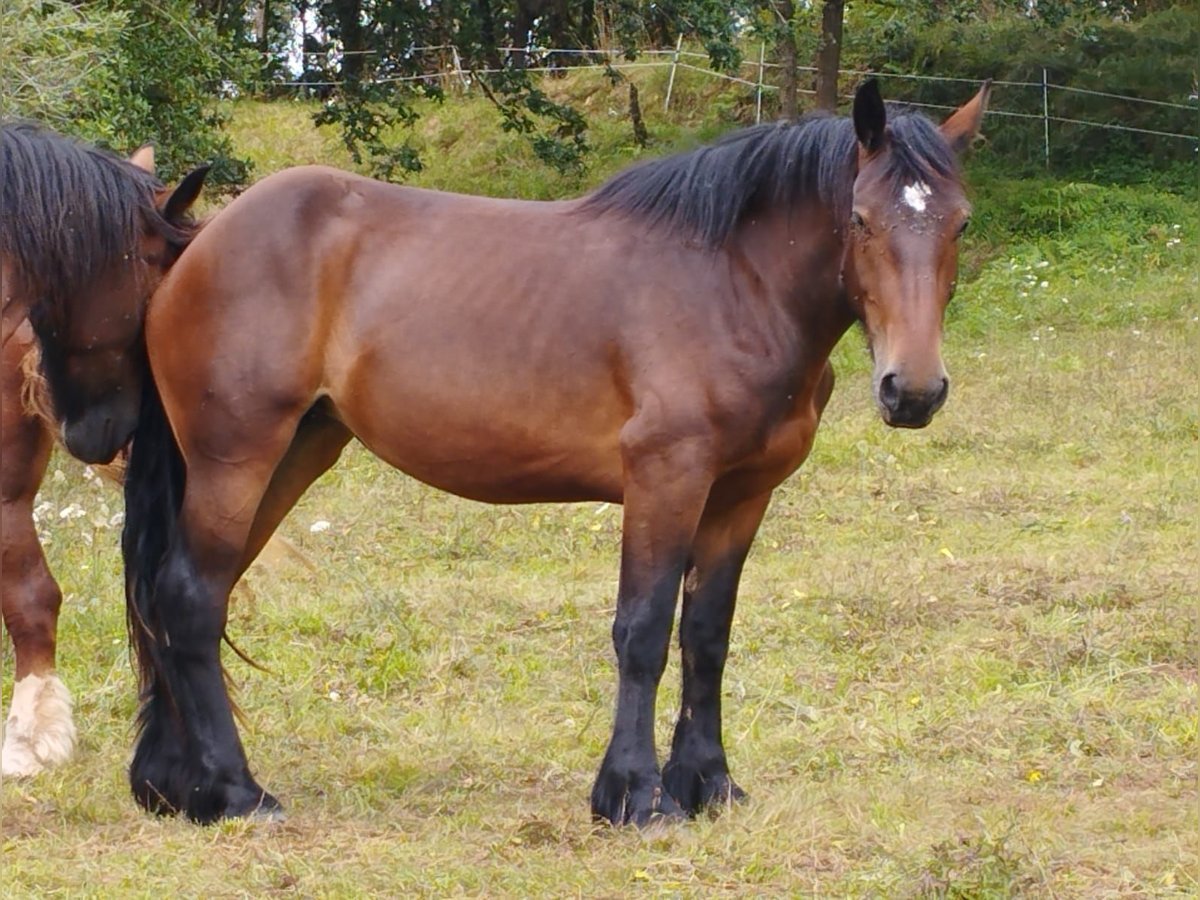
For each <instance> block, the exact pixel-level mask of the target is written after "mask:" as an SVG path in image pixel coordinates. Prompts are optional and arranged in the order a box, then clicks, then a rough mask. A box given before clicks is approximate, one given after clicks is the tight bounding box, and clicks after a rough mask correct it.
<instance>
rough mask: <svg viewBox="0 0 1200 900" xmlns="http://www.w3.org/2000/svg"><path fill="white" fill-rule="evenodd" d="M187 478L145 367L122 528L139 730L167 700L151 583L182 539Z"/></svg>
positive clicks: (163, 635)
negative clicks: (152, 707)
mask: <svg viewBox="0 0 1200 900" xmlns="http://www.w3.org/2000/svg"><path fill="white" fill-rule="evenodd" d="M185 483H186V469H185V466H184V461H183V454H182V453H181V452H180V450H179V445H178V444H177V443H176V441H175V434H174V432H172V430H171V423H170V422H168V421H167V414H166V411H165V410H164V409H163V404H162V398H161V397H160V396H159V394H158V388H157V386H156V385H155V384H154V379H153V377H152V376H151V374H150V372H149V367H147V371H146V374H145V381H144V387H143V388H142V405H141V414H140V417H139V419H138V427H137V432H136V433H135V434H134V440H133V448H132V451H131V452H130V454H129V465H128V468H127V469H126V471H125V527H124V529H123V531H122V533H121V554H122V556H123V557H124V561H125V616H126V624H127V627H128V629H129V643H130V649H131V651H132V656H133V660H134V665H135V666H136V667H137V672H138V682H139V687H140V689H141V700H142V707H141V712H140V714H139V716H138V730H139V733H140V732H142V731H144V730H145V728H146V726H147V724H148V718H149V716H150V715H151V712H150V704H151V703H155V702H163V701H164V700H166V701H168V702H171V692H170V683H171V679H170V678H169V677H167V673H166V670H165V668H164V664H163V654H162V651H163V648H164V646H166V645H167V637H166V630H165V628H164V625H163V622H162V621H161V618H160V615H159V610H158V607H157V592H156V590H155V583H156V582H157V580H158V576H159V572H160V571H161V569H162V566H163V561H164V559H165V557H166V554H167V551H168V550H170V549H171V547H172V545H173V544H174V542H175V541H177V540H179V539H180V528H179V512H180V509H181V508H182V505H183V492H184V486H185ZM172 712H176V711H174V710H173V711H172Z"/></svg>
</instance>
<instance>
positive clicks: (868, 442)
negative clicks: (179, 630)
mask: <svg viewBox="0 0 1200 900" xmlns="http://www.w3.org/2000/svg"><path fill="white" fill-rule="evenodd" d="M650 96H653V94H651V95H650ZM597 102H600V101H599V100H598V101H597ZM643 102H644V104H645V105H646V106H647V108H649V103H648V102H647V101H646V100H643ZM438 114H439V115H441V116H442V117H443V120H442V122H441V123H433V124H431V123H430V122H429V121H426V122H425V124H424V125H422V126H419V127H421V128H424V129H425V131H424V132H422V140H424V141H426V142H427V143H428V145H429V146H431V147H433V146H440V145H439V144H438V140H439V135H442V132H441V130H440V129H442V128H449V129H451V130H453V129H459V133H460V134H462V133H466V134H469V135H474V136H475V137H473V139H472V140H470V141H465V142H462V144H463V146H462V149H461V154H462V155H457V156H456V155H455V153H452V152H450V150H449V148H451V147H453V146H455V145H456V144H457V143H458V142H457V140H456V141H450V140H449V137H447V136H445V135H442V137H441V138H440V140H441V141H442V143H444V144H446V147H447V152H446V153H445V154H444V156H443V157H441V158H440V161H439V162H431V165H430V168H429V170H428V171H427V172H426V173H424V175H423V176H422V181H423V183H427V184H435V185H436V184H441V185H445V186H450V187H459V188H461V187H465V186H468V184H467V182H465V181H463V180H462V179H464V178H465V177H466V176H465V175H464V174H463V173H464V171H469V170H470V167H471V166H472V165H478V166H479V167H480V168H481V169H482V171H481V172H479V173H476V176H475V177H477V178H479V179H481V180H483V181H487V183H488V185H489V186H495V182H492V181H490V180H488V179H489V178H490V176H491V174H492V173H495V172H501V171H502V172H503V173H505V174H503V175H497V176H496V177H497V178H500V179H501V186H500V187H499V188H497V189H496V190H494V191H492V192H495V193H507V192H516V193H526V194H527V195H553V194H554V193H556V192H558V193H561V192H564V191H568V190H570V189H571V188H572V185H571V184H568V183H565V182H557V181H554V180H553V179H550V181H551V183H549V184H547V183H546V178H545V176H544V175H542V176H540V179H541V180H538V178H539V175H538V174H537V170H535V169H533V168H527V163H526V162H523V161H522V157H521V155H520V150H519V148H517V147H515V146H512V147H509V148H508V150H507V151H505V152H509V153H511V154H512V157H513V160H514V161H513V162H512V164H511V165H507V164H504V162H503V160H504V158H505V157H504V156H503V154H502V153H501V151H500V150H497V149H496V146H495V145H492V144H490V143H488V141H485V140H483V139H481V138H478V136H477V133H476V132H475V131H474V130H473V129H474V128H475V125H474V124H472V120H471V119H470V118H464V119H460V120H454V121H447V117H448V116H449V112H448V110H447V111H443V112H441V113H438ZM474 115H478V116H479V118H480V121H482V119H483V114H482V113H481V112H479V111H478V110H473V111H470V112H468V113H464V116H474ZM273 117H274V118H273ZM464 122H465V123H467V124H464ZM694 125H695V123H690V122H688V121H686V119H684V120H681V121H679V122H675V123H672V124H671V125H670V126H669V128H668V126H666V125H663V126H660V131H659V133H660V134H665V136H664V141H666V142H670V141H675V140H682V139H685V136H686V135H687V134H690V133H691V131H690V129H691V128H692V127H693V126H694ZM479 127H480V128H482V127H483V126H482V125H480V126H479ZM237 129H238V130H237V132H236V133H237V135H238V138H239V141H240V142H241V146H244V147H247V148H248V150H247V152H251V153H253V154H254V155H255V156H256V158H257V159H258V160H259V170H260V172H265V171H268V170H270V169H272V168H275V167H278V166H279V165H282V164H284V163H287V162H290V161H293V160H294V159H305V158H310V159H332V160H333V161H338V159H339V157H338V150H337V147H336V144H335V143H334V142H333V141H332V138H329V137H328V136H326V137H325V138H322V137H320V136H317V135H314V134H313V133H311V132H310V131H309V130H308V129H307V128H306V126H305V125H304V122H303V119H302V118H300V117H298V116H297V115H296V113H295V110H294V109H288V108H282V107H280V106H273V107H259V106H255V107H250V106H243V107H242V108H240V109H239V110H238V119H237ZM599 133H600V141H602V142H603V141H608V143H606V144H604V145H603V146H602V147H601V150H600V151H599V152H600V157H599V158H600V159H601V160H602V162H601V163H599V164H598V169H603V168H604V167H605V166H609V165H610V164H615V160H617V159H618V158H619V157H620V152H619V128H618V126H617V125H611V126H609V129H608V130H604V129H599ZM289 138H294V140H291V139H289ZM511 140H513V141H515V140H516V139H515V138H512V139H511ZM281 146H287V147H288V148H289V151H288V152H289V153H290V154H291V155H290V156H284V155H281V151H280V150H279V148H280V147H281ZM489 154H490V158H491V159H492V161H493V163H492V164H488V163H487V162H486V160H483V158H484V157H486V156H488V155H489ZM489 165H490V168H489ZM528 165H529V166H532V164H528ZM978 174H979V179H978V180H979V188H978V191H977V197H976V206H977V207H978V208H979V216H978V219H979V221H978V223H977V224H978V225H979V229H978V232H977V233H975V234H974V235H973V237H972V238H971V242H970V243H969V244H968V247H967V257H968V259H967V271H968V274H969V278H968V279H967V280H966V283H965V284H964V285H963V286H962V288H961V289H960V292H959V296H958V297H957V298H956V299H955V301H954V306H953V307H952V312H951V316H950V319H949V325H948V334H947V344H946V348H945V357H946V361H947V365H948V366H949V368H950V371H951V375H952V378H953V379H954V389H953V390H952V394H951V399H950V401H949V403H948V405H947V407H946V409H945V410H944V411H943V412H942V413H941V414H940V416H939V417H938V419H937V420H935V422H934V424H933V425H932V426H931V427H930V428H928V429H927V430H925V431H922V432H895V431H889V430H887V429H886V428H885V427H884V426H883V425H882V424H881V423H880V422H879V421H878V416H877V415H876V414H875V413H874V411H873V409H872V404H871V401H870V397H869V385H868V364H867V360H866V356H865V353H864V351H863V348H862V341H861V339H860V338H859V337H858V336H857V335H855V334H852V335H850V336H848V337H847V339H846V340H845V341H843V343H842V345H841V346H840V347H839V348H838V351H837V353H836V356H835V365H836V367H837V369H838V371H839V375H840V378H839V384H838V388H837V390H836V392H835V394H834V398H833V400H832V401H831V403H830V406H829V409H828V411H827V414H826V419H825V422H824V424H823V426H822V429H821V431H820V433H819V435H818V438H817V443H816V447H815V449H814V452H813V454H812V457H811V458H810V459H809V461H808V463H806V465H805V467H804V468H803V469H802V470H801V472H800V473H798V474H797V475H796V476H794V477H793V478H792V479H791V480H790V481H789V482H788V483H787V484H786V485H784V487H783V488H781V489H780V490H779V492H778V493H777V495H776V499H775V501H774V504H773V507H772V510H771V512H770V513H769V514H768V518H767V522H766V525H765V526H764V528H763V531H762V533H761V535H760V538H759V541H758V543H757V545H756V549H755V551H754V553H753V554H752V556H751V559H750V563H749V565H748V568H747V573H746V577H745V579H744V582H743V590H742V598H743V599H742V603H741V606H740V609H739V612H738V617H737V621H736V622H735V629H734V637H733V644H732V651H731V656H730V662H729V669H728V675H727V681H726V695H727V701H726V731H725V733H726V744H727V747H728V750H729V755H730V762H731V766H732V768H733V772H734V774H735V776H736V777H737V778H738V780H739V781H740V782H741V783H742V785H743V786H744V787H746V788H747V789H748V791H749V792H750V794H751V798H752V799H751V801H750V802H749V803H747V804H745V805H744V806H740V807H738V808H735V809H732V810H729V811H726V812H725V813H724V814H722V815H721V816H720V817H718V818H716V819H713V820H708V819H705V820H701V821H696V822H694V823H691V824H689V825H687V826H683V827H677V828H672V829H670V830H667V831H665V832H661V833H653V834H649V833H638V832H636V831H634V830H632V829H624V830H613V829H608V828H595V827H594V826H593V825H592V824H591V822H590V821H589V816H588V805H587V798H588V791H589V787H590V783H591V779H592V777H593V775H594V773H595V770H596V767H597V766H598V764H599V760H600V756H601V754H602V753H603V749H604V745H605V742H606V740H607V737H608V730H609V726H610V721H611V711H612V708H613V702H614V689H615V681H616V676H615V670H614V664H613V657H612V651H611V647H610V643H609V624H610V616H611V611H612V607H613V597H614V593H615V587H616V574H617V555H618V547H619V510H618V509H616V508H612V507H606V506H600V505H582V506H569V507H528V508H500V507H486V506H481V505H475V504H471V503H468V502H466V501H460V500H457V499H454V498H451V497H447V496H446V495H443V494H439V493H436V492H434V491H432V490H429V489H426V488H424V487H422V486H421V485H419V484H416V483H414V482H413V481H411V480H409V479H406V478H405V477H403V476H400V475H398V474H396V473H394V472H391V471H390V470H387V469H385V467H384V466H382V465H381V464H380V463H378V462H376V461H375V460H373V459H372V458H371V457H370V456H368V455H367V454H366V453H365V452H363V451H362V450H360V449H355V448H352V449H351V450H349V451H348V452H347V454H346V456H345V457H344V458H343V462H342V463H341V465H340V466H339V467H337V468H336V469H335V470H334V471H333V472H331V473H330V474H329V475H327V476H326V477H325V478H324V479H322V481H321V482H320V483H319V484H318V485H317V486H316V487H314V489H313V490H311V491H310V492H309V493H308V495H307V496H306V497H305V498H304V499H303V501H302V502H301V504H300V505H299V507H298V508H297V509H296V510H295V511H294V513H293V514H292V516H291V517H290V518H289V519H288V520H287V522H286V523H285V525H284V526H283V528H282V529H281V532H282V535H283V537H284V540H281V541H278V542H276V543H275V544H274V545H272V547H271V548H270V550H269V552H268V554H266V556H265V558H264V559H263V560H261V561H260V562H259V563H258V564H256V566H255V567H254V568H253V569H252V570H251V572H250V573H249V575H248V577H247V578H246V580H245V582H244V583H243V585H241V586H240V587H239V588H238V590H237V593H236V599H235V606H234V612H233V622H232V629H231V630H232V633H233V635H234V637H235V640H236V641H237V642H238V644H239V645H240V646H241V647H242V648H243V649H244V650H245V651H246V652H247V653H249V654H250V655H251V656H252V657H253V658H254V659H256V660H257V661H259V662H260V663H262V664H263V665H265V666H266V667H268V668H269V669H270V671H269V672H268V673H261V672H256V671H254V670H252V669H250V668H249V667H247V666H246V665H244V664H243V663H241V662H240V661H238V660H236V659H233V660H232V662H231V663H230V665H231V669H232V672H233V675H234V677H235V679H236V680H237V682H238V684H239V688H238V695H237V696H238V699H239V701H240V703H241V705H242V707H243V708H244V710H245V714H246V722H245V728H244V738H245V742H246V745H247V750H248V752H249V755H250V758H251V762H252V765H253V767H254V769H255V771H256V773H257V775H258V776H259V778H260V780H261V781H262V782H263V784H264V785H265V786H267V787H268V788H269V789H271V790H272V791H274V792H275V793H276V794H277V795H278V796H279V797H280V798H281V799H282V800H283V802H284V803H285V805H286V806H287V807H288V811H289V816H290V817H289V819H288V821H287V822H286V824H283V825H280V826H262V825H248V824H245V823H237V822H234V823H226V824H222V825H219V826H217V827H212V828H205V829H201V828H196V827H193V826H190V825H188V824H185V823H183V822H179V821H174V820H156V819H151V818H149V817H147V816H145V815H143V814H142V813H140V812H139V811H138V810H137V809H136V808H135V806H134V804H133V802H132V800H131V799H130V798H129V795H128V789H127V787H126V785H125V766H126V763H127V759H128V755H129V748H130V742H131V737H132V728H131V722H132V719H133V713H134V693H135V691H134V682H133V677H132V675H131V672H130V668H129V665H128V660H127V654H126V648H125V639H124V632H123V607H122V604H121V602H120V596H121V589H120V583H121V573H120V560H119V557H118V555H117V552H116V544H117V530H116V527H115V526H114V525H113V521H114V520H113V517H114V516H115V515H116V513H117V512H118V510H119V508H120V499H119V496H118V495H117V494H116V493H115V492H114V491H113V490H112V489H111V488H107V487H105V486H103V485H101V484H99V482H98V481H96V480H94V479H90V478H88V477H86V475H85V474H81V473H82V469H81V467H80V466H78V465H76V464H74V463H71V462H68V461H66V460H64V459H61V458H59V459H56V460H55V462H54V463H53V464H52V475H51V477H50V478H49V479H48V480H47V483H46V485H45V488H44V490H43V495H42V500H43V503H42V506H41V528H42V530H43V531H44V533H45V534H46V537H47V539H48V547H47V551H48V553H49V556H50V560H51V566H52V568H53V569H54V571H55V572H56V573H57V574H58V575H59V577H60V579H61V581H62V584H63V586H64V591H65V592H66V593H67V602H66V605H65V608H64V613H63V619H62V636H61V643H60V656H61V667H60V668H61V671H62V674H63V676H64V679H65V680H66V682H67V683H68V685H69V686H70V687H71V688H72V689H73V690H74V691H75V694H76V699H77V718H78V722H79V726H80V732H81V746H80V748H79V752H78V755H77V758H76V759H75V760H74V761H73V762H71V763H70V764H68V765H67V766H65V767H64V768H62V769H60V770H58V771H56V772H53V773H51V774H49V775H46V776H43V777H41V778H39V779H37V780H36V781H33V782H26V783H17V782H12V781H6V782H5V783H4V785H3V788H2V789H0V790H2V791H3V793H2V805H0V860H2V864H0V895H3V896H5V897H9V896H13V897H24V896H70V897H87V896H105V897H107V896H122V897H123V896H153V897H176V896H178V897H225V896H230V897H236V896H254V897H258V896H269V895H288V894H294V895H296V896H304V897H358V896H411V895H431V896H446V895H475V896H513V897H524V896H537V895H544V896H589V897H591V896H599V897H607V896H618V895H626V894H634V895H649V896H746V897H751V896H755V897H757V896H796V895H801V896H807V895H819V896H829V897H840V896H880V897H908V896H936V897H1008V896H1047V897H1049V896H1053V897H1087V898H1092V897H1127V896H1152V897H1170V896H1179V897H1183V896H1194V895H1195V894H1196V893H1197V891H1198V890H1200V860H1198V856H1197V833H1198V831H1200V813H1198V808H1197V791H1196V788H1197V766H1196V763H1197V699H1198V686H1197V641H1198V631H1197V595H1198V593H1200V590H1198V588H1200V585H1198V580H1197V571H1198V562H1200V560H1198V559H1197V544H1198V535H1197V515H1198V512H1200V510H1198V508H1197V498H1198V494H1200V492H1198V487H1200V479H1198V477H1197V474H1198V472H1200V448H1198V443H1197V435H1198V421H1200V393H1198V387H1197V379H1196V371H1197V362H1198V357H1200V354H1198V347H1200V303H1198V301H1197V288H1198V284H1197V274H1196V273H1197V270H1198V263H1200V260H1198V254H1197V252H1196V251H1197V242H1198V238H1200V227H1198V222H1197V213H1196V206H1195V204H1194V203H1191V202H1185V201H1183V200H1180V199H1179V198H1176V197H1172V196H1169V195H1165V194H1159V193H1155V192H1154V191H1152V190H1146V191H1133V190H1132V189H1099V188H1097V189H1091V188H1087V187H1078V186H1075V187H1072V186H1066V185H1055V184H1052V183H1045V184H1041V185H1020V184H1017V183H1014V182H1009V181H1006V180H1004V179H1003V178H1000V177H999V176H995V175H993V174H990V173H989V172H986V171H981V172H979V173H978ZM593 177H598V176H597V173H593ZM439 179H440V180H439ZM456 179H458V180H456ZM504 179H507V180H504ZM522 179H529V180H530V184H528V185H526V184H525V183H524V182H523V181H522ZM535 181H536V184H533V182H535ZM989 201H991V202H990V205H989ZM989 209H990V210H991V212H990V213H989ZM1039 216H1041V217H1043V218H1044V217H1049V218H1050V219H1051V220H1053V221H1052V223H1051V225H1050V226H1046V227H1043V226H1042V225H1038V224H1037V223H1038V221H1040V220H1039V218H1038V217H1039ZM1031 223H1032V224H1031ZM1054 223H1057V224H1056V225H1055V224H1054ZM4 652H5V654H8V659H7V660H6V663H5V669H6V670H8V671H11V669H10V668H8V662H9V661H10V660H11V651H10V650H9V649H8V648H7V647H6V648H5V650H4ZM677 680H678V660H677V659H676V658H673V659H672V661H671V664H670V666H669V668H668V673H667V676H666V678H665V679H664V690H663V692H662V695H661V699H660V704H659V740H660V747H661V746H663V744H664V743H665V742H666V741H667V740H668V738H669V734H670V728H671V726H672V724H673V718H674V715H675V709H676V705H677V696H678V693H677Z"/></svg>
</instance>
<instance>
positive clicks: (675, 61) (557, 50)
mask: <svg viewBox="0 0 1200 900" xmlns="http://www.w3.org/2000/svg"><path fill="white" fill-rule="evenodd" d="M496 49H497V51H498V52H501V53H506V54H518V53H519V54H525V55H527V56H532V57H541V56H549V55H551V54H558V55H560V56H582V57H600V58H604V59H606V60H607V62H604V63H586V64H584V65H556V64H547V65H535V66H527V67H525V68H524V71H526V72H543V73H554V72H570V71H595V70H605V71H607V70H610V69H615V70H618V71H619V70H623V69H657V68H668V67H669V68H671V69H672V70H674V69H686V70H688V71H691V72H699V73H701V74H702V75H706V76H709V77H712V78H717V79H720V80H722V81H727V82H731V83H733V84H739V85H742V86H744V87H749V88H753V89H755V90H756V91H757V92H759V95H760V96H761V92H764V91H774V92H778V91H779V90H780V88H779V86H778V85H774V84H766V83H764V82H763V81H762V80H761V73H762V72H763V71H764V70H765V69H781V68H784V66H783V65H782V64H780V63H774V62H766V61H765V60H762V59H760V60H758V61H755V60H750V59H743V60H742V61H741V64H740V65H739V66H738V71H741V70H742V69H745V68H746V67H747V66H749V67H750V68H751V69H755V70H757V71H758V72H759V73H760V77H759V79H758V80H751V79H748V78H743V77H741V75H739V74H733V73H730V72H722V71H718V70H716V69H712V68H709V67H707V66H701V65H695V64H693V63H691V62H685V61H684V60H685V59H699V60H707V59H708V55H707V54H705V53H699V52H696V51H693V50H681V49H675V48H666V49H662V48H656V49H650V50H638V51H637V54H638V55H639V56H650V57H659V58H658V59H656V60H654V61H651V62H636V61H631V60H627V59H624V58H623V57H624V54H625V51H624V50H595V49H587V48H579V47H497V48H496ZM445 50H450V51H453V52H455V53H456V54H457V53H458V50H457V48H456V47H455V46H454V45H453V44H437V45H430V46H415V47H409V48H407V49H406V50H405V52H404V54H403V55H404V56H405V57H411V56H413V55H415V54H420V53H432V52H437V51H445ZM376 53H377V51H375V50H347V51H338V53H337V55H339V56H350V55H355V54H358V55H373V54H376ZM297 55H298V56H300V57H308V56H326V55H328V52H327V51H308V52H304V53H300V54H297ZM506 71H510V70H509V69H506V68H494V67H493V68H485V69H462V70H461V71H460V70H458V69H457V68H456V69H455V70H447V71H440V72H432V73H424V74H420V75H390V76H383V77H380V78H375V79H372V80H371V81H370V82H368V83H373V84H414V83H418V82H426V83H429V82H435V81H439V80H442V79H445V78H454V77H462V76H467V77H469V76H479V75H494V74H498V73H501V72H506ZM795 71H796V72H804V73H813V72H816V69H815V68H814V67H813V66H796V67H795ZM839 74H841V75H849V76H857V77H872V78H893V79H902V80H911V81H930V82H946V83H951V84H978V83H979V79H977V78H960V77H956V76H951V75H923V74H917V73H904V72H870V71H865V70H861V69H842V70H841V72H840V73H839ZM274 84H275V85H277V86H279V87H296V88H336V87H340V86H341V85H342V84H344V82H343V81H334V80H329V81H298V80H290V81H277V82H274ZM992 84H993V85H994V86H997V87H1012V88H1038V89H1042V88H1043V87H1046V88H1050V89H1053V90H1057V91H1064V92H1069V93H1073V94H1083V95H1091V96H1097V97H1106V98H1108V99H1111V100H1121V101H1124V102H1126V103H1134V104H1148V105H1153V106H1160V107H1167V108H1170V109H1181V110H1189V111H1190V110H1195V111H1197V112H1200V106H1189V105H1186V104H1182V103H1173V102H1169V101H1166V100H1151V99H1148V98H1145V97H1132V96H1129V95H1127V94H1117V93H1112V92H1109V91H1096V90H1091V89H1089V88H1077V87H1071V86H1069V85H1064V84H1054V83H1053V82H1047V83H1046V84H1045V85H1043V84H1042V82H1034V81H1002V80H993V81H992ZM796 92H797V93H799V94H804V95H807V96H813V95H815V94H816V91H813V90H811V89H808V88H801V87H797V89H796ZM844 99H849V98H844ZM899 102H901V103H904V104H905V105H907V106H915V107H920V108H924V109H938V110H954V109H956V108H957V107H954V106H947V105H943V104H939V103H925V102H920V101H899ZM988 115H989V116H1001V117H1006V118H1012V119H1040V120H1043V121H1052V122H1061V123H1063V124H1068V125H1081V126H1084V127H1088V128H1104V129H1108V130H1110V131H1129V132H1135V133H1137V134H1149V135H1154V136H1156V137H1166V138H1179V139H1183V140H1189V141H1200V136H1197V135H1195V134H1180V133H1178V132H1173V131H1159V130H1155V129H1151V128H1138V127H1135V126H1132V125H1121V124H1117V123H1115V122H1097V121H1094V120H1091V119H1077V118H1072V117H1069V116H1051V115H1045V114H1037V113H1028V112H1021V111H1018V110H1010V109H998V108H996V107H994V106H993V107H989V109H988Z"/></svg>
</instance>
